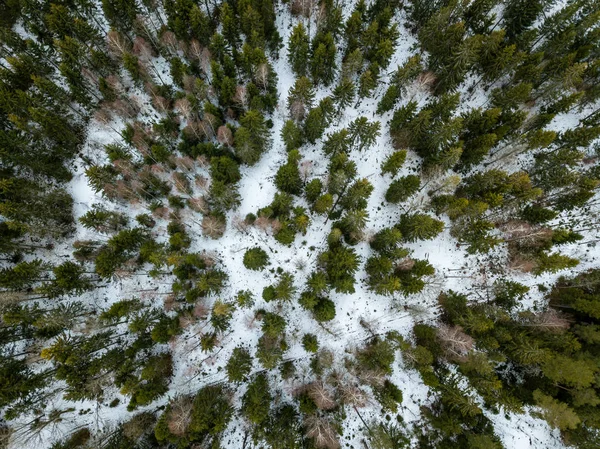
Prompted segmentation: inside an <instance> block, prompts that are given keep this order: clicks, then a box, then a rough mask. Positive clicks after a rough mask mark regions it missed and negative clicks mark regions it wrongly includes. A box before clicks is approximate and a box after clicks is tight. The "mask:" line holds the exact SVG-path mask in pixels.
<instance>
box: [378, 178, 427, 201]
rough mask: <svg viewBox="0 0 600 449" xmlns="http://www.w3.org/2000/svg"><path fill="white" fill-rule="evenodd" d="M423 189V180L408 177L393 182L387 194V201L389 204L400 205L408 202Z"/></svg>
mask: <svg viewBox="0 0 600 449" xmlns="http://www.w3.org/2000/svg"><path fill="white" fill-rule="evenodd" d="M420 187H421V180H420V178H419V177H418V176H415V175H408V176H403V177H402V178H400V179H397V180H395V181H392V183H391V184H390V185H389V187H388V189H387V191H386V192H385V200H386V201H387V202H389V203H399V202H403V201H406V200H407V199H408V198H410V197H411V196H412V195H414V194H415V193H417V192H418V190H419V188H420Z"/></svg>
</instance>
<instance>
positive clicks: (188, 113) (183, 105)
mask: <svg viewBox="0 0 600 449" xmlns="http://www.w3.org/2000/svg"><path fill="white" fill-rule="evenodd" d="M175 109H176V110H177V111H178V112H179V113H180V114H181V115H182V116H183V118H185V119H186V120H187V121H190V120H191V117H192V112H193V109H192V105H191V103H190V101H189V100H188V99H187V98H180V99H179V100H177V101H176V102H175Z"/></svg>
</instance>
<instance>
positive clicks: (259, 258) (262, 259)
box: [244, 246, 269, 270]
mask: <svg viewBox="0 0 600 449" xmlns="http://www.w3.org/2000/svg"><path fill="white" fill-rule="evenodd" d="M268 263H269V255H268V254H267V253H266V251H265V250H264V249H262V248H259V247H258V246H257V247H254V248H250V249H248V250H246V252H245V253H244V266H245V267H246V268H248V269H249V270H262V269H263V268H264V267H265V266H266V265H267V264H268Z"/></svg>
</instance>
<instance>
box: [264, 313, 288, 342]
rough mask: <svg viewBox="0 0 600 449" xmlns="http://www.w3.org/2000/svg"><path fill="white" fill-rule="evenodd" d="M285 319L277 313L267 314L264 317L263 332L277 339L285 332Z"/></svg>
mask: <svg viewBox="0 0 600 449" xmlns="http://www.w3.org/2000/svg"><path fill="white" fill-rule="evenodd" d="M285 326H286V322H285V318H283V317H282V316H281V315H277V314H276V313H271V312H265V314H264V315H263V317H262V331H263V332H264V333H265V334H266V335H268V336H269V337H272V338H275V337H278V336H279V335H281V334H282V333H283V332H284V331H285Z"/></svg>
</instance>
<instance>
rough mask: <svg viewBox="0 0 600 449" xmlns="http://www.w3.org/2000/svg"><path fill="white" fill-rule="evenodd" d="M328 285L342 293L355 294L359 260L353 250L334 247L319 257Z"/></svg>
mask: <svg viewBox="0 0 600 449" xmlns="http://www.w3.org/2000/svg"><path fill="white" fill-rule="evenodd" d="M319 263H320V264H321V265H322V266H323V267H324V270H325V274H326V275H327V282H328V284H329V285H330V286H331V287H332V288H334V289H335V290H336V291H337V292H340V293H353V292H354V273H356V270H358V263H359V258H358V256H357V255H356V253H355V252H354V250H352V249H351V248H347V247H344V246H337V245H336V246H334V247H332V248H330V249H329V251H326V252H324V253H322V254H321V255H320V256H319Z"/></svg>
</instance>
